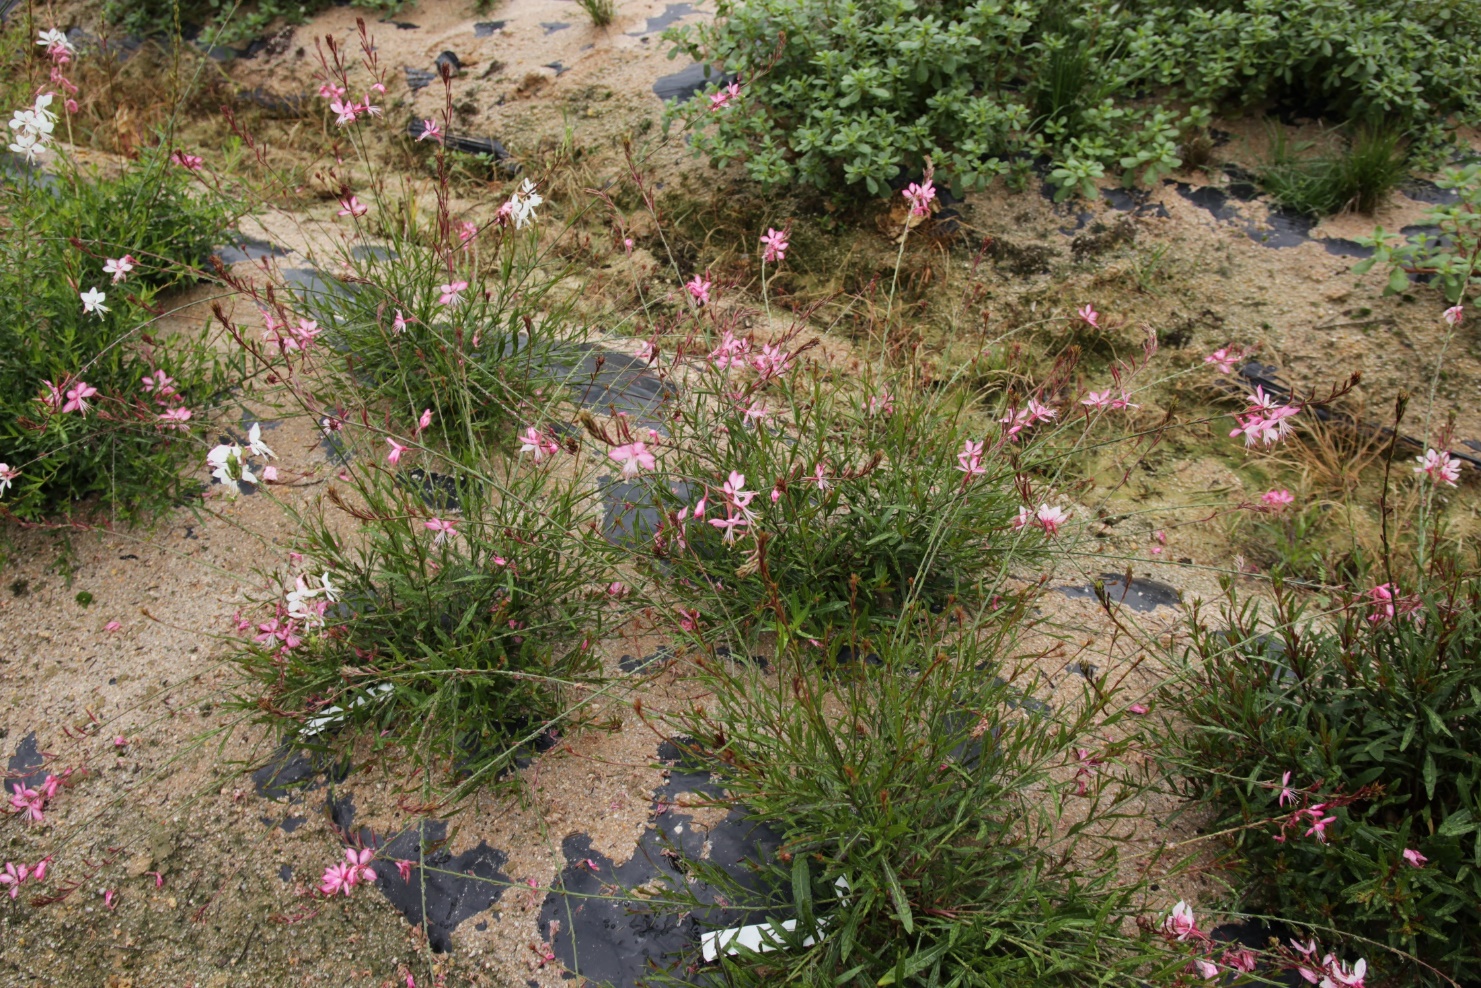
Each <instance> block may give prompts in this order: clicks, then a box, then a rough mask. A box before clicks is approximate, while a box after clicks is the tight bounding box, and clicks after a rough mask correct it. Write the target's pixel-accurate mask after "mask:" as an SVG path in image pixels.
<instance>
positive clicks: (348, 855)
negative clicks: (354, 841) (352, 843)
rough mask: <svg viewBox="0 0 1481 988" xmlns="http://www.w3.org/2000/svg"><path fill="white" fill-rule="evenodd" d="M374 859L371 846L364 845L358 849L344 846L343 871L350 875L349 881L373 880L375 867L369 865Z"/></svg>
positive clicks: (374, 878) (352, 882)
mask: <svg viewBox="0 0 1481 988" xmlns="http://www.w3.org/2000/svg"><path fill="white" fill-rule="evenodd" d="M374 860H375V851H374V850H372V849H371V848H368V847H365V848H361V849H360V850H358V851H357V850H355V849H354V848H353V847H347V848H345V871H346V872H347V873H349V874H350V875H351V878H350V883H351V884H354V883H356V882H373V881H375V880H376V874H375V869H374V868H372V867H371V866H370V863H371V862H372V861H374Z"/></svg>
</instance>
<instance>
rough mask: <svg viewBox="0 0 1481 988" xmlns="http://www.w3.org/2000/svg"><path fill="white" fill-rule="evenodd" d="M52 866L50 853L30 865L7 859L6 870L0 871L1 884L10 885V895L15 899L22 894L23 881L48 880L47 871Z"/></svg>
mask: <svg viewBox="0 0 1481 988" xmlns="http://www.w3.org/2000/svg"><path fill="white" fill-rule="evenodd" d="M50 867H51V856H50V855H47V856H46V857H44V858H42V859H41V860H40V861H38V862H36V863H35V864H34V865H30V866H27V865H24V864H16V863H15V862H13V861H7V862H5V870H4V871H3V872H0V886H5V887H8V888H9V889H10V897H11V898H12V899H14V898H15V897H16V896H18V895H20V894H21V885H22V884H23V883H25V882H27V881H32V882H44V881H46V871H47V869H48V868H50Z"/></svg>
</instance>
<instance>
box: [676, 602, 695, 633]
mask: <svg viewBox="0 0 1481 988" xmlns="http://www.w3.org/2000/svg"><path fill="white" fill-rule="evenodd" d="M674 610H676V611H678V612H679V627H680V628H682V629H683V630H684V631H695V630H697V629H698V628H699V611H698V610H694V609H690V610H685V609H684V608H682V607H677V606H676V607H675V608H674Z"/></svg>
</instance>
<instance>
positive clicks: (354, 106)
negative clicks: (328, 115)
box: [329, 97, 365, 127]
mask: <svg viewBox="0 0 1481 988" xmlns="http://www.w3.org/2000/svg"><path fill="white" fill-rule="evenodd" d="M329 109H331V110H333V111H334V112H335V113H336V114H338V116H336V117H335V120H334V122H335V123H337V124H339V125H340V126H341V127H343V126H345V125H346V124H352V123H354V122H355V118H356V117H357V116H359V115H360V113H361V112H363V111H364V109H365V108H364V107H363V106H361V105H360V104H358V103H354V102H351V101H349V100H346V99H344V98H343V97H341V98H340V99H337V100H335V101H334V102H332V103H330V104H329Z"/></svg>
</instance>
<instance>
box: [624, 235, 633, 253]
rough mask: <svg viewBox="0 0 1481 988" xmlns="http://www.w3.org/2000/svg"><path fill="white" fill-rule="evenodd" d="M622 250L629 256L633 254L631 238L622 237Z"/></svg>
mask: <svg viewBox="0 0 1481 988" xmlns="http://www.w3.org/2000/svg"><path fill="white" fill-rule="evenodd" d="M622 249H623V250H625V251H627V253H629V254H631V253H632V252H633V238H632V237H623V238H622Z"/></svg>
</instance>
